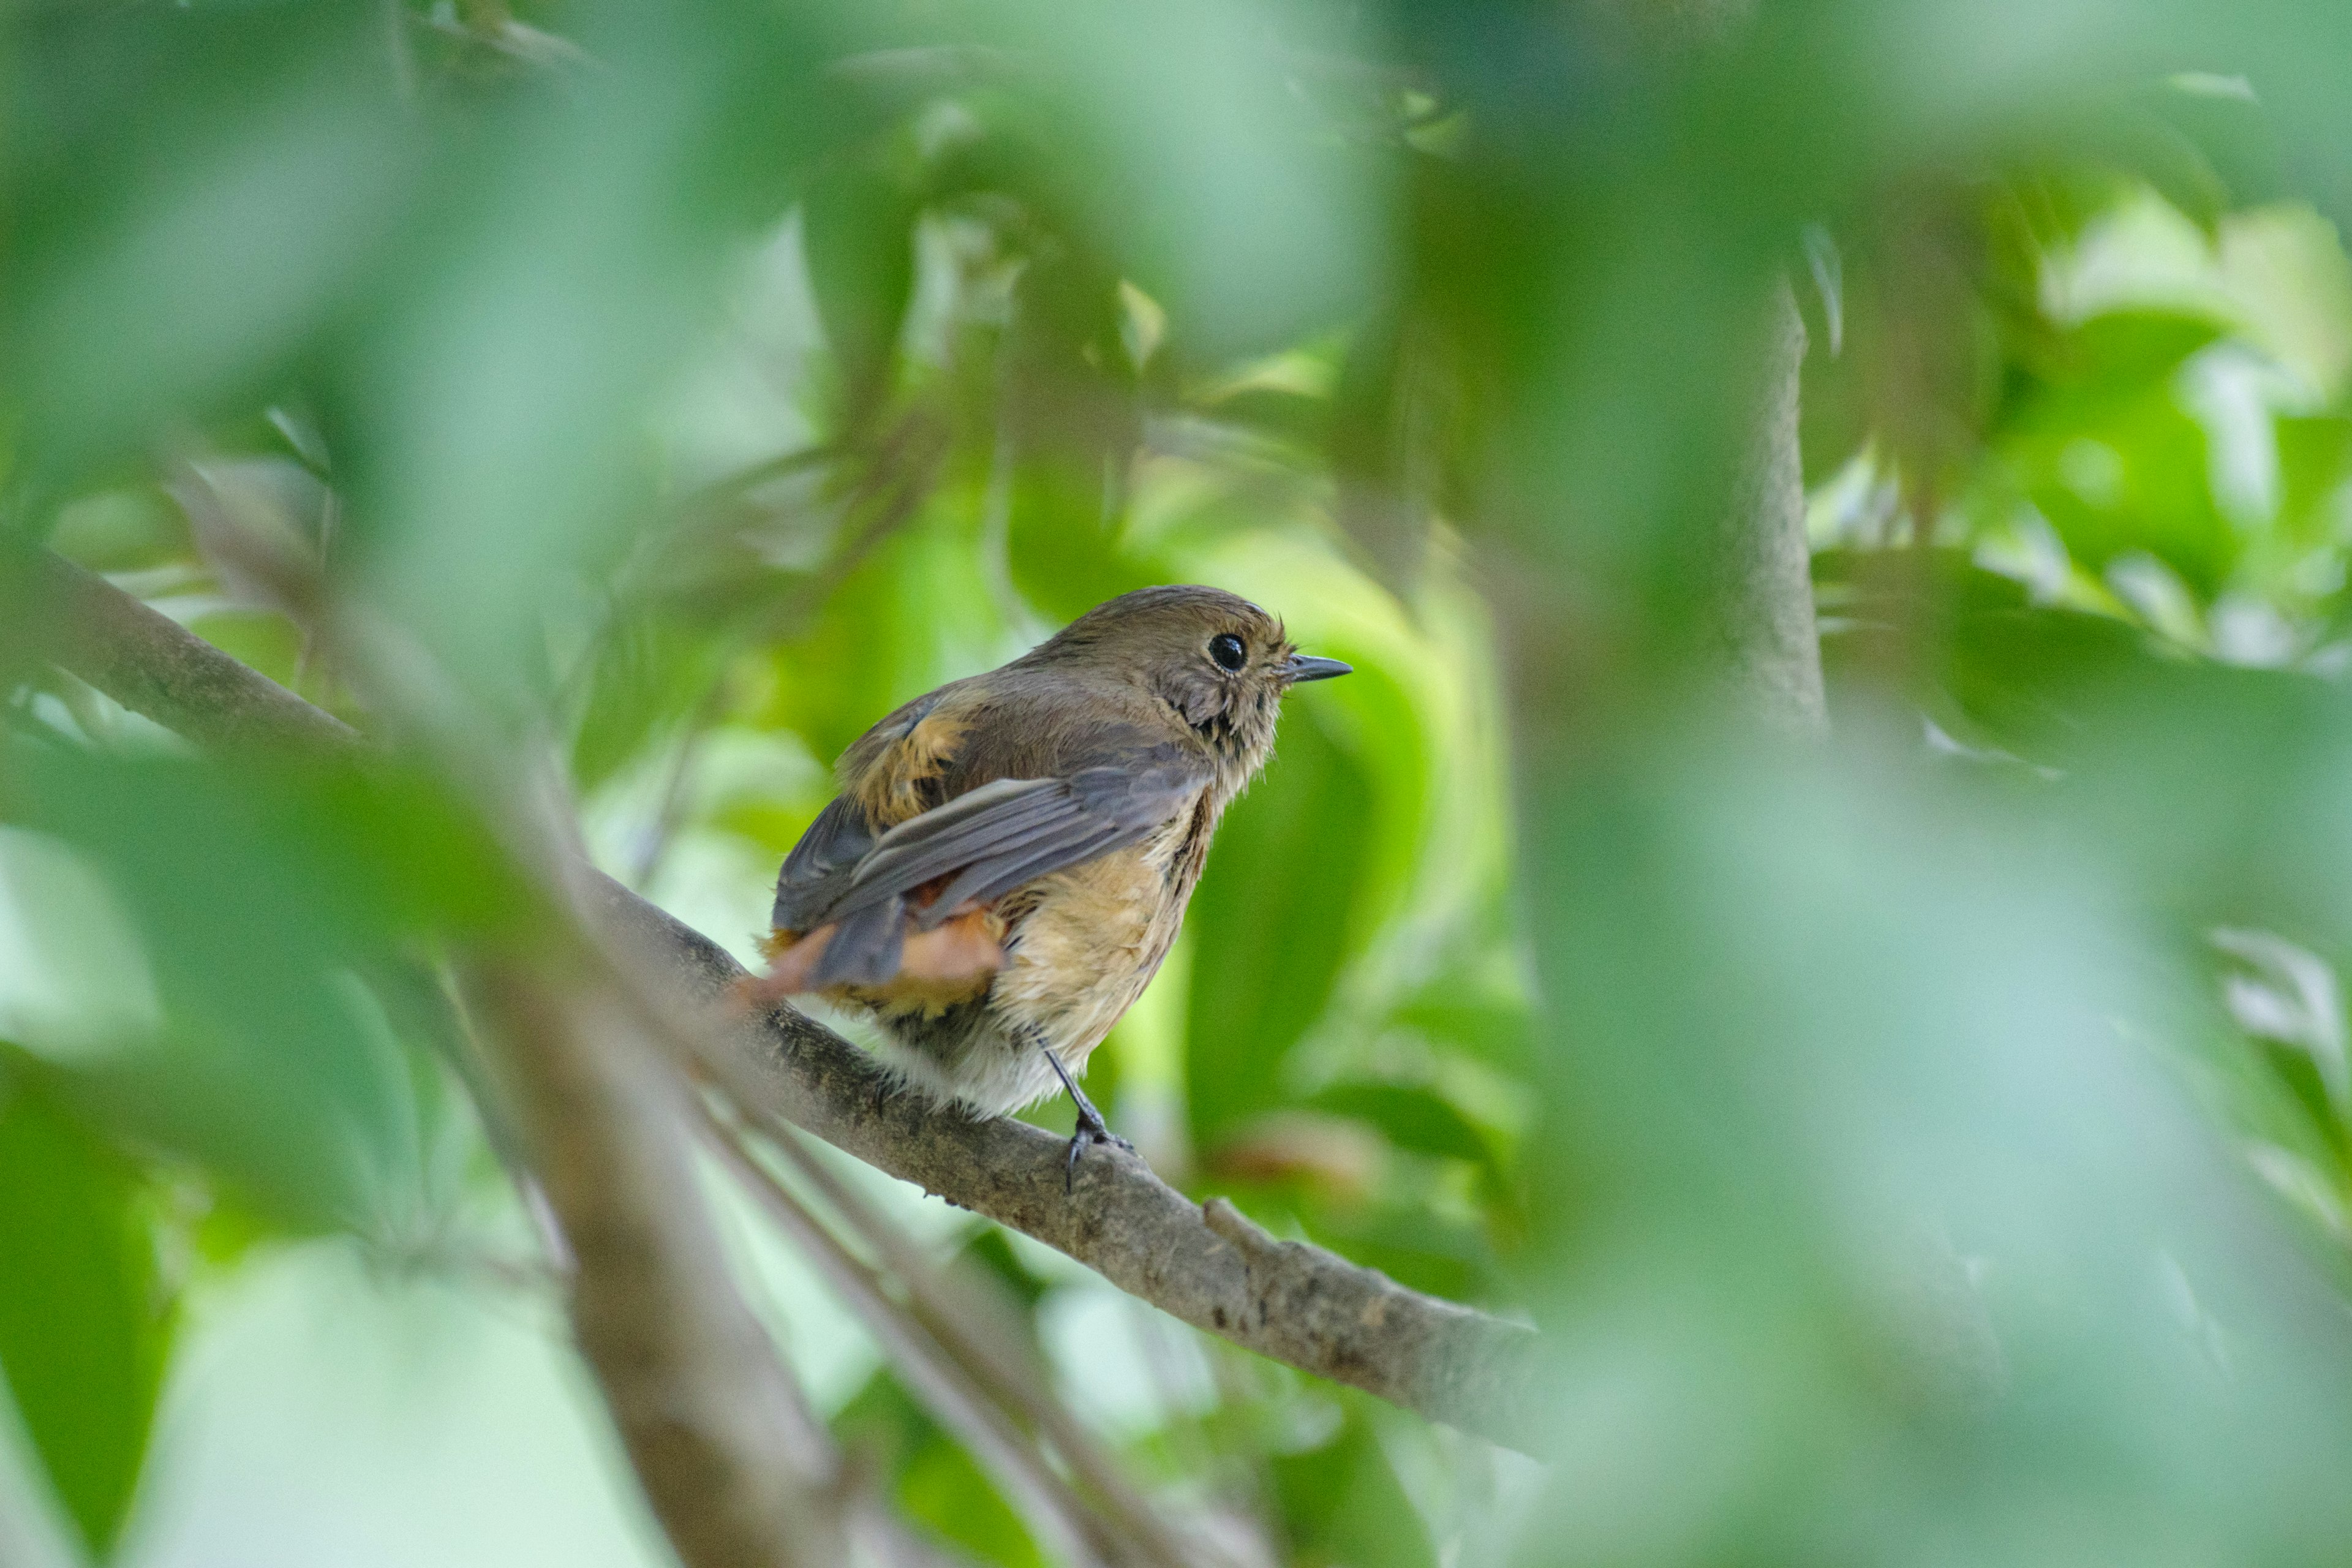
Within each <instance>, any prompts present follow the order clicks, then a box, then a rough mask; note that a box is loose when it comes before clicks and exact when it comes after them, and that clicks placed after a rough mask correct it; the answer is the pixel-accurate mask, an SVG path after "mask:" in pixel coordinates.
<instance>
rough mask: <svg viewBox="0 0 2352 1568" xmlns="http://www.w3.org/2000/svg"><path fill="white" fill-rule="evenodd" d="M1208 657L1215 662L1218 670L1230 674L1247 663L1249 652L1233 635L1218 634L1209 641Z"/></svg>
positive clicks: (1227, 633) (1228, 633) (1226, 633)
mask: <svg viewBox="0 0 2352 1568" xmlns="http://www.w3.org/2000/svg"><path fill="white" fill-rule="evenodd" d="M1209 657H1210V658H1213V659H1215V660H1216V661H1217V668H1219V669H1222V670H1226V671H1229V672H1230V671H1232V670H1236V669H1239V668H1241V667H1242V666H1243V665H1244V664H1246V663H1248V662H1249V650H1248V649H1247V648H1244V647H1242V639H1241V638H1239V637H1235V636H1234V634H1233V633H1231V632H1219V633H1218V634H1217V635H1216V636H1215V637H1211V638H1210V639H1209Z"/></svg>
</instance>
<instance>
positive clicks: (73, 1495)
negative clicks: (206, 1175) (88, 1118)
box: [0, 1077, 168, 1560]
mask: <svg viewBox="0 0 2352 1568" xmlns="http://www.w3.org/2000/svg"><path fill="white" fill-rule="evenodd" d="M138 1192H139V1190H138V1182H137V1178H136V1176H135V1175H134V1173H132V1171H131V1168H130V1167H129V1166H128V1165H127V1164H126V1163H124V1162H123V1161H122V1160H121V1159H120V1158H119V1157H118V1156H116V1155H115V1154H114V1153H113V1152H110V1150H108V1149H106V1148H105V1147H103V1146H102V1145H101V1144H100V1143H99V1142H98V1141H97V1140H96V1139H94V1138H92V1137H91V1136H90V1134H89V1132H88V1131H85V1130H84V1129H83V1128H82V1127H80V1126H79V1125H78V1124H77V1123H76V1122H74V1121H72V1120H70V1119H68V1117H66V1116H64V1115H62V1114H60V1112H59V1110H58V1108H57V1107H56V1106H55V1105H53V1104H51V1103H48V1102H47V1100H44V1099H42V1098H41V1097H39V1096H38V1095H37V1094H36V1093H35V1092H33V1090H32V1089H31V1088H30V1086H29V1085H28V1084H26V1083H24V1082H21V1081H19V1082H11V1081H9V1079H6V1078H5V1077H0V1377H5V1383H6V1386H7V1392H8V1394H9V1395H10V1397H11V1399H12V1400H13V1402H14V1403H15V1405H16V1414H17V1416H18V1417H19V1418H20V1419H21V1420H22V1421H23V1422H24V1425H25V1430H26V1435H27V1436H30V1437H31V1439H32V1444H33V1450H34V1452H35V1453H36V1454H37V1455H38V1456H39V1458H40V1461H41V1465H42V1468H44V1469H45V1470H46V1471H47V1474H48V1478H49V1483H50V1485H51V1486H52V1487H53V1488H54V1489H56V1492H57V1495H58V1500H59V1501H61V1502H62V1503H63V1504H64V1505H65V1511H66V1514H67V1516H68V1518H70V1519H71V1520H72V1521H74V1523H75V1525H76V1526H77V1527H79V1530H80V1532H81V1536H82V1539H83V1541H84V1542H86V1543H87V1544H88V1546H89V1549H90V1551H91V1552H92V1553H93V1554H94V1555H96V1556H97V1557H98V1558H99V1559H100V1560H103V1559H105V1558H106V1557H107V1556H108V1554H110V1552H111V1551H112V1549H113V1546H114V1541H115V1538H116V1536H117V1535H118V1534H119V1533H120V1532H121V1528H122V1521H123V1520H124V1518H125V1517H126V1515H128V1513H129V1512H130V1509H131V1496H132V1493H133V1492H134V1490H135V1489H136V1488H137V1486H138V1483H139V1472H140V1467H141V1464H142V1460H143V1459H144V1458H145V1455H146V1450H147V1434H148V1429H149V1427H150V1426H151V1425H152V1422H153V1419H154V1414H155V1397H156V1394H157V1392H158V1390H159V1389H160V1387H161V1386H162V1382H163V1361H164V1352H165V1346H166V1343H167V1338H168V1336H167V1322H166V1319H165V1316H164V1313H163V1302H162V1300H160V1291H159V1288H158V1285H157V1281H156V1278H155V1255H154V1243H153V1240H152V1237H150V1235H149V1234H148V1227H147V1224H146V1221H145V1217H144V1215H143V1213H142V1209H141V1205H140V1203H139V1195H138Z"/></svg>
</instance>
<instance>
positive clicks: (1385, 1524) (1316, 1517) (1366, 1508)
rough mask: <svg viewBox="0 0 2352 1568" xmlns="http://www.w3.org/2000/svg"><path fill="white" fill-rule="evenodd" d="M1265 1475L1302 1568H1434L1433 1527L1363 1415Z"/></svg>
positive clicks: (1352, 1414) (1277, 1462)
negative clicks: (1400, 1480)
mask: <svg viewBox="0 0 2352 1568" xmlns="http://www.w3.org/2000/svg"><path fill="white" fill-rule="evenodd" d="M1266 1468H1267V1470H1268V1471H1269V1473H1270V1474H1271V1475H1272V1477H1273V1479H1274V1489H1275V1495H1276V1499H1277V1500H1278V1501H1279V1503H1280V1505H1281V1509H1282V1522H1283V1527H1284V1530H1285V1532H1286V1534H1287V1535H1288V1537H1289V1544H1290V1552H1291V1555H1290V1556H1289V1558H1288V1559H1287V1561H1288V1562H1290V1563H1295V1564H1297V1568H1342V1565H1344V1568H1422V1565H1424V1564H1425V1565H1427V1568H1435V1564H1436V1563H1437V1561H1438V1556H1437V1552H1436V1550H1435V1548H1434V1546H1433V1544H1432V1542H1431V1541H1430V1539H1429V1529H1428V1526H1427V1525H1426V1524H1425V1523H1423V1521H1422V1518H1421V1515H1420V1514H1419V1513H1418V1512H1417V1511H1415V1510H1414V1508H1413V1506H1412V1500H1411V1499H1410V1498H1408V1497H1407V1496H1406V1495H1405V1491H1404V1488H1403V1487H1402V1486H1401V1485H1400V1484H1399V1483H1398V1480H1397V1477H1396V1472H1395V1470H1394V1469H1392V1468H1391V1467H1390V1465H1389V1462H1388V1458H1387V1456H1386V1455H1384V1454H1383V1453H1382V1452H1381V1444H1380V1439H1379V1437H1378V1436H1377V1435H1375V1433H1374V1432H1373V1431H1372V1427H1371V1423H1370V1421H1369V1420H1368V1419H1367V1418H1366V1417H1365V1415H1364V1414H1363V1412H1362V1411H1361V1410H1360V1409H1355V1408H1352V1407H1351V1408H1350V1410H1349V1416H1348V1419H1347V1422H1346V1423H1345V1425H1343V1426H1341V1427H1340V1428H1339V1433H1338V1435H1337V1436H1334V1437H1333V1438H1332V1439H1331V1440H1329V1441H1328V1442H1326V1443H1323V1444H1321V1445H1319V1446H1318V1447H1314V1448H1310V1449H1307V1451H1305V1452H1303V1453H1295V1454H1278V1455H1276V1456H1275V1457H1274V1458H1272V1459H1270V1460H1268V1461H1267V1465H1266Z"/></svg>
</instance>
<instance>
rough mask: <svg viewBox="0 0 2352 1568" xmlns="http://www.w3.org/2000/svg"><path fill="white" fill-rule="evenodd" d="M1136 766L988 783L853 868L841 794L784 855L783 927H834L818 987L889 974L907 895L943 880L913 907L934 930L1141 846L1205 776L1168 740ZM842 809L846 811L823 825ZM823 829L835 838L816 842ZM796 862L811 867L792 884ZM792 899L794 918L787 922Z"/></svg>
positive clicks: (876, 840) (850, 829)
mask: <svg viewBox="0 0 2352 1568" xmlns="http://www.w3.org/2000/svg"><path fill="white" fill-rule="evenodd" d="M1208 782H1209V770H1208V765H1207V763H1206V761H1205V760H1204V759H1195V758H1192V757H1190V756H1187V755H1184V754H1183V753H1181V752H1177V751H1176V750H1175V749H1173V748H1169V749H1167V750H1165V751H1161V752H1157V753H1156V754H1153V755H1150V756H1148V757H1147V758H1143V759H1139V765H1129V764H1109V765H1102V766H1096V767H1089V768H1082V769H1080V770H1078V771H1077V772H1076V773H1071V774H1069V775H1068V776H1066V777H1062V778H1042V779H997V780H993V781H992V782H990V783H988V784H981V785H979V786H978V787H977V788H974V789H971V790H968V791H966V792H965V793H964V794H962V795H958V796H956V797H955V798H954V799H952V800H950V801H948V802H947V803H946V804H944V805H938V806H934V807H933V808H932V809H930V810H929V811H926V812H923V813H921V814H920V815H919V816H913V817H909V818H908V820H906V821H904V822H902V823H899V824H898V826H895V827H893V828H891V829H889V830H888V831H887V832H886V833H883V834H881V835H879V836H878V837H871V838H870V839H869V847H866V849H865V850H864V851H863V853H862V854H860V855H859V856H858V858H856V861H855V862H854V863H853V864H851V865H849V866H847V867H846V868H844V867H843V866H842V865H841V863H840V859H839V856H840V855H841V854H842V853H843V852H844V851H845V850H846V849H847V848H848V847H851V846H852V845H853V844H855V843H856V834H857V833H858V832H861V831H863V830H864V829H863V825H864V822H865V817H864V816H863V814H862V813H860V812H858V811H857V810H856V807H855V806H854V805H848V804H847V802H846V797H845V799H844V800H841V801H835V803H834V805H831V806H828V807H826V808H825V813H824V816H819V817H818V819H817V822H816V824H815V825H814V826H811V828H810V829H809V834H808V837H805V838H803V840H802V841H801V845H800V847H796V848H795V849H794V850H793V858H792V859H788V860H786V861H785V863H784V876H783V879H782V882H781V883H780V885H779V887H778V889H777V896H776V907H777V910H778V911H779V915H780V918H779V920H778V922H777V923H778V924H779V925H782V926H784V927H785V929H788V930H793V931H808V930H810V929H812V928H813V927H814V926H816V925H831V926H833V927H834V928H835V930H834V934H833V937H832V940H831V942H830V945H829V946H828V947H827V948H826V950H825V952H824V957H823V958H822V960H820V962H819V963H818V965H817V969H816V975H815V981H816V984H819V985H825V984H839V983H843V982H850V981H857V982H873V981H878V980H881V979H887V977H888V976H889V974H890V973H893V972H895V971H896V969H897V966H898V952H899V949H900V944H901V942H902V941H903V939H904V933H905V925H906V921H905V918H904V917H905V914H906V900H907V898H908V895H909V894H911V893H913V892H914V891H915V890H916V889H919V888H922V887H925V886H927V885H929V884H931V883H934V882H938V881H939V880H940V879H942V878H945V879H947V880H946V882H945V885H944V886H943V887H942V888H941V889H940V891H939V893H938V895H937V896H936V897H935V898H933V899H932V900H930V901H929V903H928V904H926V905H924V906H923V907H922V908H921V909H919V910H917V911H916V912H915V922H914V923H915V927H916V929H917V930H919V931H929V930H931V929H932V928H933V927H935V926H937V925H938V924H939V923H940V921H943V920H945V919H947V918H948V917H949V916H950V914H952V913H953V912H954V911H955V910H958V909H961V908H965V907H968V906H970V905H971V904H986V903H988V902H991V901H992V900H995V899H997V898H1000V897H1002V896H1003V894H1005V893H1009V892H1011V891H1012V890H1013V889H1015V888H1018V887H1020V886H1021V885H1022V884H1023V883H1024V882H1028V881H1032V880H1034V879H1036V878H1039V877H1043V876H1046V875H1048V874H1050V873H1052V872H1055V871H1058V870H1062V869H1064V868H1066V867H1070V866H1076V865H1078V864H1080V863H1082V862H1084V861H1087V860H1091V859H1094V858H1096V857H1097V856H1099V855H1107V854H1108V853H1110V852H1111V851H1112V850H1114V849H1120V848H1124V847H1127V846H1129V845H1130V844H1135V843H1138V842H1140V841H1141V840H1142V839H1143V838H1145V837H1148V836H1149V835H1150V833H1151V831H1152V830H1153V829H1154V828H1156V827H1158V826H1160V824H1162V823H1164V822H1166V821H1168V820H1169V819H1170V818H1171V817H1172V816H1175V815H1176V814H1177V813H1178V812H1179V811H1181V809H1183V807H1184V806H1185V805H1186V804H1187V802H1188V801H1189V800H1190V799H1191V798H1192V797H1193V796H1195V795H1198V794H1199V792H1200V790H1201V789H1202V786H1204V785H1205V784H1207V783H1208ZM836 812H840V813H842V816H840V817H839V818H837V819H836V820H835V823H833V824H832V825H828V823H827V820H826V819H827V818H828V817H833V816H834V815H835V813H836ZM820 831H823V832H824V833H826V834H827V835H828V836H829V837H827V838H826V840H825V841H824V843H822V844H813V841H814V840H815V839H816V838H817V836H818V834H819V833H820ZM803 851H806V852H807V853H806V857H805V858H804V859H803ZM795 860H799V861H802V862H803V867H804V868H805V869H806V870H809V871H813V872H814V873H815V874H814V876H806V877H804V878H803V880H802V881H801V882H800V883H799V884H798V885H797V886H796V885H795V883H794V879H793V862H794V861H795ZM820 895H822V902H820ZM788 902H789V903H790V904H791V906H792V907H791V910H790V912H791V913H792V915H793V920H792V921H789V922H787V921H784V920H782V918H781V916H782V913H783V912H784V911H785V910H786V906H787V903H788Z"/></svg>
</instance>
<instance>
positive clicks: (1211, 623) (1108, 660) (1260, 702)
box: [1031, 586, 1349, 788]
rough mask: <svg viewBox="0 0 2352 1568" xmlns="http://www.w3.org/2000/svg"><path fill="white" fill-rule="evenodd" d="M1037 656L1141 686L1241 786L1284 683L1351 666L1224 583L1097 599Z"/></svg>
mask: <svg viewBox="0 0 2352 1568" xmlns="http://www.w3.org/2000/svg"><path fill="white" fill-rule="evenodd" d="M1031 657H1032V658H1043V659H1052V660H1055V661H1056V662H1060V661H1065V660H1066V661H1069V662H1073V663H1078V664H1083V665H1086V666H1089V667H1092V668H1095V669H1097V670H1099V671H1100V672H1102V673H1103V674H1105V675H1108V676H1110V677H1112V678H1114V679H1122V680H1128V681H1131V682H1134V683H1135V684H1137V685H1139V686H1141V687H1143V688H1144V689H1146V690H1148V691H1150V693H1151V694H1152V695H1153V696H1155V697H1157V698H1159V699H1160V700H1162V701H1164V702H1166V703H1167V704H1168V705H1169V706H1170V707H1171V708H1172V709H1174V710H1176V712H1177V714H1178V715H1179V716H1181V718H1182V719H1183V721H1184V722H1185V723H1187V724H1189V725H1191V726H1192V729H1193V731H1194V732H1195V733H1197V734H1198V735H1199V736H1200V737H1201V739H1202V741H1204V742H1207V743H1208V745H1209V747H1210V749H1211V750H1212V751H1213V752H1216V754H1217V756H1218V759H1219V761H1220V763H1223V765H1224V768H1225V769H1226V770H1227V771H1229V772H1230V773H1231V774H1232V784H1233V787H1235V788H1238V787H1239V786H1240V784H1242V783H1244V782H1245V781H1246V780H1247V779H1248V777H1249V775H1250V774H1252V773H1255V772H1256V771H1257V769H1258V768H1259V766H1260V765H1262V764H1263V763H1265V758H1266V753H1267V752H1269V751H1271V750H1272V749H1273V746H1274V723H1275V718H1276V714H1277V713H1278V712H1279V711H1280V710H1281V706H1282V697H1283V693H1285V692H1286V691H1288V690H1289V689H1291V688H1292V687H1294V686H1297V685H1299V684H1301V683H1303V682H1306V681H1309V680H1328V679H1330V678H1331V677H1333V676H1335V675H1346V674H1348V673H1349V667H1348V666H1347V665H1344V664H1342V663H1340V662H1339V660H1338V659H1336V658H1317V657H1315V656H1314V655H1312V654H1303V653H1300V652H1299V651H1298V649H1297V647H1293V646H1292V645H1291V641H1290V639H1289V637H1287V636H1286V635H1285V634H1284V632H1283V628H1282V623H1281V622H1280V621H1279V620H1276V618H1275V617H1274V616H1269V615H1267V614H1266V613H1265V611H1264V610H1261V609H1259V608H1258V607H1257V606H1256V605H1253V604H1251V603H1250V602H1249V601H1248V600H1247V599H1244V598H1243V597H1241V596H1240V595H1236V594H1228V593H1226V592H1225V591H1224V590H1223V589H1222V588H1202V587H1194V586H1179V587H1169V588H1140V589H1138V590H1137V591H1136V592H1134V593H1132V594H1122V595H1119V596H1118V598H1116V599H1111V600H1108V601H1107V602H1106V603H1103V604H1100V605H1096V606H1095V607H1094V608H1093V609H1091V610H1088V611H1087V613H1086V614H1085V615H1083V616H1079V617H1078V618H1077V619H1076V620H1075V621H1073V622H1071V623H1070V625H1069V626H1066V627H1065V628H1064V629H1063V630H1062V632H1061V633H1060V634H1059V635H1058V636H1056V637H1054V638H1053V639H1051V640H1050V641H1048V642H1046V643H1045V645H1044V646H1042V647H1039V648H1038V649H1037V650H1036V652H1035V653H1034V654H1033V655H1032V656H1031Z"/></svg>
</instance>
